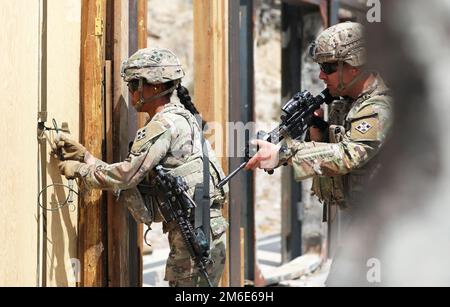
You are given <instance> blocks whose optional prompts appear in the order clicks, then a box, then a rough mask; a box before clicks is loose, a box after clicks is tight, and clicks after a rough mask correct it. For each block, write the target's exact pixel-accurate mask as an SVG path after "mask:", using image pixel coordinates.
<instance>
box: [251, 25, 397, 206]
mask: <svg viewBox="0 0 450 307" xmlns="http://www.w3.org/2000/svg"><path fill="white" fill-rule="evenodd" d="M310 54H311V56H312V58H313V60H314V61H315V62H316V63H318V64H319V65H320V70H321V72H320V75H319V78H320V79H321V80H322V81H323V82H324V83H325V84H326V86H327V88H328V89H329V90H330V93H331V95H333V96H335V97H339V96H340V97H342V99H341V100H340V101H336V102H334V103H333V104H332V106H331V112H330V119H329V128H328V129H326V130H327V131H318V129H317V128H314V127H313V128H311V129H310V136H311V140H312V141H311V142H300V141H294V140H292V139H287V146H286V147H285V146H283V147H282V146H280V145H275V144H271V143H268V142H265V141H261V140H258V141H256V142H255V143H257V144H258V145H259V147H260V150H259V151H258V153H257V154H256V155H255V156H254V157H253V158H252V159H251V160H250V161H249V162H248V164H247V166H246V168H247V169H255V168H256V167H259V168H262V169H273V168H276V167H278V166H280V165H283V164H285V163H286V162H288V163H289V164H291V165H292V166H293V168H294V174H295V179H296V180H298V181H300V180H303V179H306V178H310V177H313V187H312V190H313V193H314V194H315V195H317V197H318V198H319V199H320V200H321V202H323V203H324V205H325V206H329V205H337V206H339V207H341V208H346V207H349V206H357V204H358V202H360V201H361V195H360V192H361V191H362V188H363V186H365V185H366V184H367V182H368V181H369V180H370V178H371V177H373V175H374V174H375V172H376V171H377V168H378V167H379V163H378V161H377V159H376V156H377V154H378V152H379V150H380V148H381V147H382V145H383V143H384V142H385V140H386V136H387V134H388V131H389V129H390V126H391V123H390V119H391V103H392V98H391V96H390V95H389V92H388V88H387V87H386V86H385V84H384V82H383V80H382V79H381V77H380V76H379V75H378V74H377V73H375V72H369V71H366V70H365V69H364V65H365V64H366V49H365V46H364V38H363V27H362V25H361V24H358V23H354V22H345V23H340V24H337V25H335V26H332V27H330V28H328V29H326V30H325V31H323V32H322V33H321V34H320V35H319V37H318V38H317V40H316V41H315V42H314V43H313V44H312V45H311V48H310Z"/></svg>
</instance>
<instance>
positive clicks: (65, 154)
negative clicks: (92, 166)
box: [52, 133, 87, 162]
mask: <svg viewBox="0 0 450 307" xmlns="http://www.w3.org/2000/svg"><path fill="white" fill-rule="evenodd" d="M53 145H54V146H52V149H53V151H54V152H55V153H56V155H57V157H56V158H57V159H59V160H63V161H66V160H72V161H79V162H84V157H85V155H86V152H87V150H86V148H85V147H84V146H83V145H81V144H80V143H78V142H77V141H74V140H72V139H70V138H69V137H68V136H67V135H66V134H64V133H59V134H58V135H57V136H56V138H55V140H54V144H53Z"/></svg>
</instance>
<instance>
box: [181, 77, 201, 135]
mask: <svg viewBox="0 0 450 307" xmlns="http://www.w3.org/2000/svg"><path fill="white" fill-rule="evenodd" d="M177 96H178V98H179V99H180V102H181V103H182V104H183V105H184V107H185V108H186V109H187V110H188V111H189V112H191V113H192V115H195V116H198V117H199V118H200V119H201V120H202V126H203V128H204V127H206V124H207V123H206V121H204V120H203V118H201V116H200V113H199V112H198V110H197V108H196V107H195V105H194V103H193V102H192V98H191V96H189V91H188V89H187V88H185V87H184V86H182V85H181V83H180V84H179V85H178V87H177Z"/></svg>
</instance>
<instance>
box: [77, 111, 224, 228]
mask: <svg viewBox="0 0 450 307" xmlns="http://www.w3.org/2000/svg"><path fill="white" fill-rule="evenodd" d="M207 146H208V151H209V159H210V196H211V203H212V206H213V207H212V210H211V218H214V217H220V216H221V211H220V208H221V206H222V204H223V202H224V201H225V198H226V193H227V187H225V188H224V189H221V190H218V189H217V188H215V186H216V184H217V183H218V182H219V180H220V178H222V177H224V175H223V172H222V169H221V168H220V166H219V165H218V163H217V159H216V157H215V155H214V152H213V151H212V149H211V147H210V145H209V143H208V142H207ZM158 164H160V165H162V166H163V167H164V168H165V169H166V170H167V171H169V172H171V173H172V174H173V175H176V176H182V177H183V178H184V179H185V180H186V182H187V184H188V186H189V191H188V193H189V194H190V196H191V197H192V196H193V194H194V188H195V185H196V184H197V183H201V182H203V157H202V146H201V134H200V128H199V126H198V124H197V122H196V119H195V117H194V116H193V115H192V114H191V113H190V112H189V111H188V110H186V109H185V108H184V106H183V105H182V104H180V103H178V102H171V103H168V104H167V105H165V108H164V110H163V111H161V112H159V113H157V114H156V115H155V116H154V117H153V118H152V119H151V120H150V121H149V122H148V123H147V124H146V126H145V127H144V128H142V129H140V130H139V131H138V132H137V134H136V138H135V140H134V142H133V146H132V148H131V150H130V153H129V155H128V157H127V159H126V160H125V161H123V162H120V163H115V164H110V165H108V164H106V163H104V162H102V161H100V160H97V162H96V163H95V165H87V164H83V165H82V167H81V169H80V171H79V173H80V175H81V176H82V178H83V181H84V183H85V185H86V186H87V187H88V188H91V189H102V190H112V191H114V192H116V193H120V192H121V191H122V193H121V195H122V196H121V200H122V201H124V202H125V203H128V207H129V209H130V211H131V213H132V214H133V216H134V217H135V218H136V219H137V220H139V221H141V222H144V223H146V224H150V223H151V222H160V221H162V217H161V216H160V214H159V210H158V209H157V205H158V203H159V202H160V200H159V196H158V195H157V193H156V192H157V191H156V188H154V189H155V193H151V192H150V193H149V195H143V197H144V198H145V203H146V207H147V208H141V209H142V210H143V211H145V212H143V211H142V210H141V209H136V208H132V207H133V206H134V205H135V203H136V202H138V201H140V197H141V195H140V194H141V193H136V191H137V190H136V187H137V186H138V184H141V183H145V184H146V185H147V186H149V187H150V188H149V190H150V191H151V190H152V187H154V186H155V182H154V178H153V176H152V175H153V169H154V167H155V166H156V165H158ZM130 204H131V207H130ZM146 209H148V210H150V213H149V212H147V210H146ZM136 210H137V211H139V210H141V211H140V212H133V211H136ZM149 214H150V216H148V215H149ZM213 222H214V221H211V223H213ZM219 224H220V225H222V224H221V223H219ZM222 226H223V227H222ZM222 226H221V228H224V227H226V226H225V225H222ZM214 231H215V232H220V231H222V232H223V231H224V229H214Z"/></svg>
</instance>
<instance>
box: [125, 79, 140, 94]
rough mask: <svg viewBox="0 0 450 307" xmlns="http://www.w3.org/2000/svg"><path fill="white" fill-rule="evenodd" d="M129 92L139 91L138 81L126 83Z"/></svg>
mask: <svg viewBox="0 0 450 307" xmlns="http://www.w3.org/2000/svg"><path fill="white" fill-rule="evenodd" d="M127 86H128V89H129V90H130V92H132V93H134V92H136V91H137V90H138V89H139V80H131V81H130V82H128V83H127Z"/></svg>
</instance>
